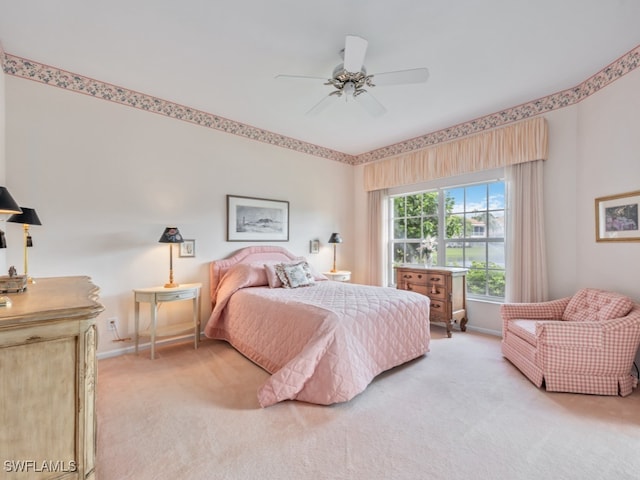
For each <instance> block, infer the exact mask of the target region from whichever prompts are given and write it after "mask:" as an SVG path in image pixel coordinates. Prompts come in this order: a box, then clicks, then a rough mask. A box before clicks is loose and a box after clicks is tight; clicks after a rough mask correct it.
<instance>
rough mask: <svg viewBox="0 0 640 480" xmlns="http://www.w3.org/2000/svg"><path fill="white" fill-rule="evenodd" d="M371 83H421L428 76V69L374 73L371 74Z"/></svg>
mask: <svg viewBox="0 0 640 480" xmlns="http://www.w3.org/2000/svg"><path fill="white" fill-rule="evenodd" d="M372 77H373V78H372V79H371V83H373V84H374V85H375V86H381V85H401V84H404V83H422V82H426V81H427V79H428V78H429V69H427V68H413V69H411V70H398V71H396V72H385V73H376V74H374V75H372Z"/></svg>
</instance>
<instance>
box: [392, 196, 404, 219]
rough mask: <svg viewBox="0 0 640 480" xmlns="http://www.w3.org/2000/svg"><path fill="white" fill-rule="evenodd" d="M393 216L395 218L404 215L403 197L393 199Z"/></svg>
mask: <svg viewBox="0 0 640 480" xmlns="http://www.w3.org/2000/svg"><path fill="white" fill-rule="evenodd" d="M393 216H394V217H395V218H398V217H404V197H396V198H394V199H393Z"/></svg>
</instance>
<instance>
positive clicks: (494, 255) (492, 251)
mask: <svg viewBox="0 0 640 480" xmlns="http://www.w3.org/2000/svg"><path fill="white" fill-rule="evenodd" d="M488 248H489V268H502V269H504V268H505V263H504V242H489V243H488Z"/></svg>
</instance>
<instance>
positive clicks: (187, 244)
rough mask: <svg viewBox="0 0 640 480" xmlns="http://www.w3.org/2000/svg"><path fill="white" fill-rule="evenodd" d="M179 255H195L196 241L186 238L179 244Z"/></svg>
mask: <svg viewBox="0 0 640 480" xmlns="http://www.w3.org/2000/svg"><path fill="white" fill-rule="evenodd" d="M180 256H181V257H195V256H196V241H195V240H187V239H186V238H185V239H184V241H183V242H182V243H181V244H180Z"/></svg>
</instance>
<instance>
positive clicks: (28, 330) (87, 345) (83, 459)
mask: <svg viewBox="0 0 640 480" xmlns="http://www.w3.org/2000/svg"><path fill="white" fill-rule="evenodd" d="M6 296H7V297H9V299H10V301H11V305H10V306H6V307H1V309H0V425H1V427H0V453H1V457H2V465H1V466H0V469H2V470H1V471H2V472H3V473H2V474H1V475H0V478H15V479H22V478H29V479H65V480H67V479H95V465H96V410H95V395H96V375H97V372H96V370H97V365H96V347H97V337H96V323H95V319H96V317H97V316H98V314H99V313H100V312H102V311H103V309H104V307H103V306H102V305H100V303H98V288H97V287H96V286H95V285H94V284H93V283H91V280H90V279H89V278H88V277H82V276H78V277H58V278H41V279H36V283H35V284H30V285H29V286H28V287H27V290H26V291H25V292H23V293H15V294H6Z"/></svg>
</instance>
